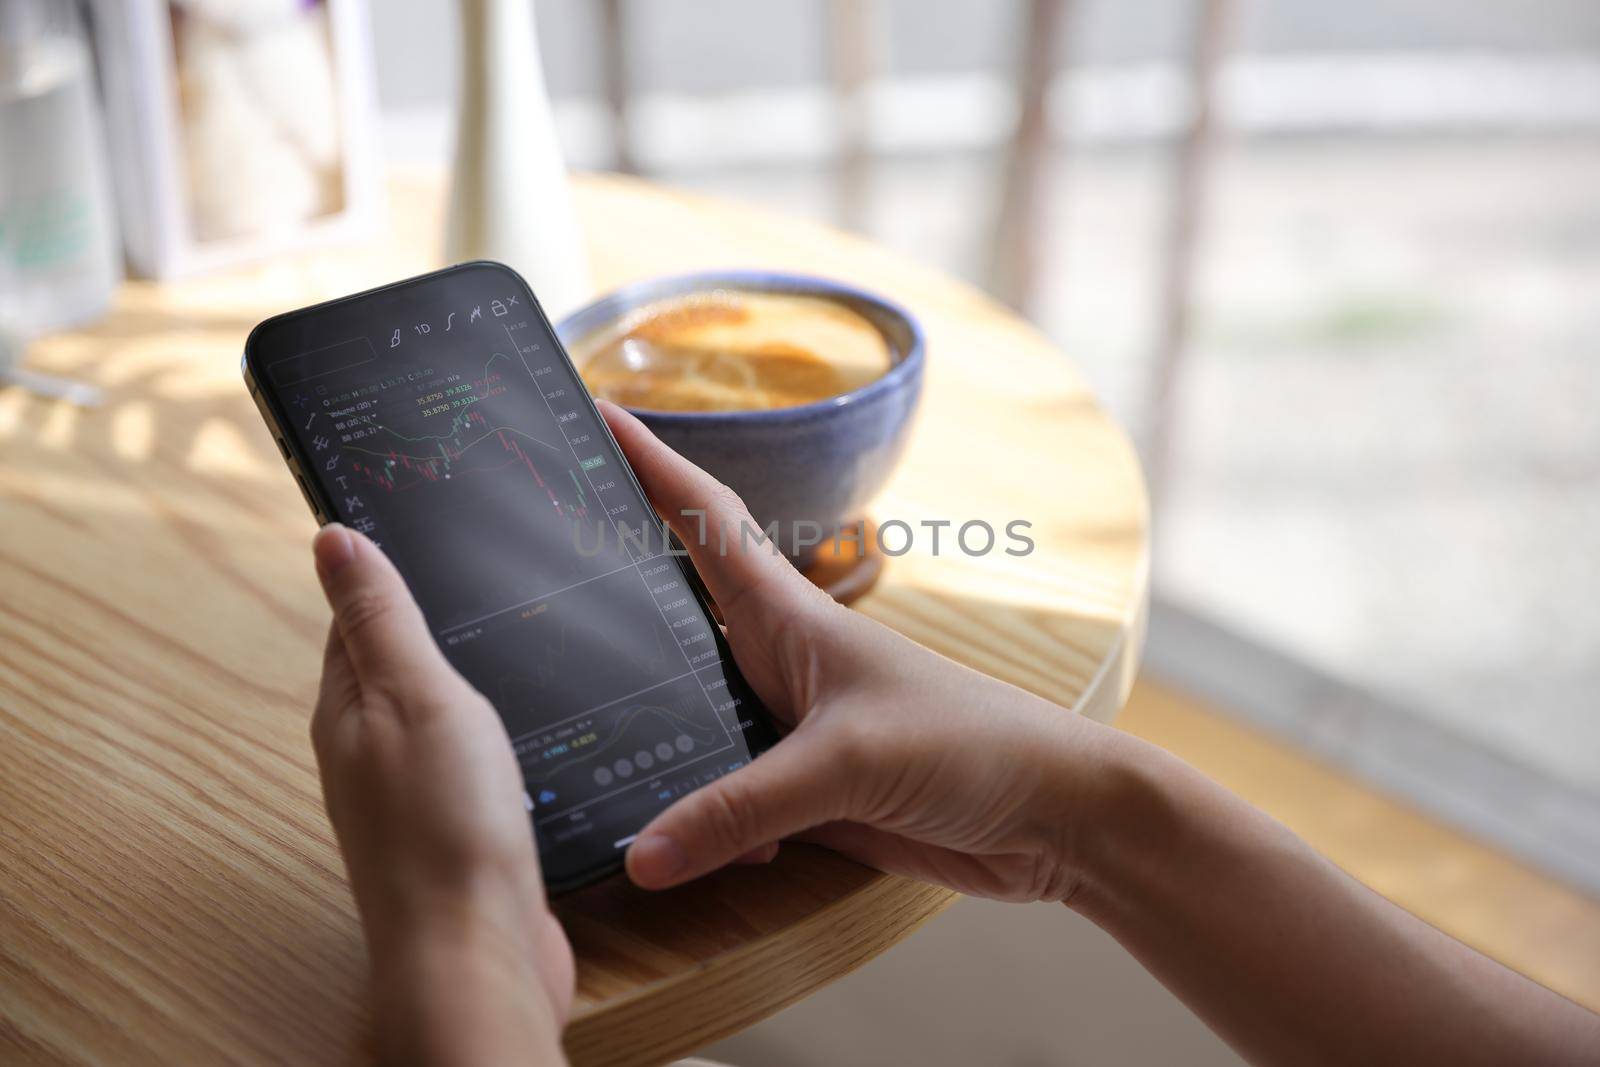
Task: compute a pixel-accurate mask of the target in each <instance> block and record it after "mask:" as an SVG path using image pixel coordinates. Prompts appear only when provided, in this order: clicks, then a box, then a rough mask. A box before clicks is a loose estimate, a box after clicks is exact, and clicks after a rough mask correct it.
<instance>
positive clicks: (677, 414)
mask: <svg viewBox="0 0 1600 1067" xmlns="http://www.w3.org/2000/svg"><path fill="white" fill-rule="evenodd" d="M717 289H724V290H734V291H743V292H759V293H781V294H786V295H793V296H807V297H813V298H817V299H822V300H829V301H834V302H837V303H840V304H843V305H844V306H846V307H848V308H850V309H851V310H852V311H855V312H856V313H857V314H859V315H861V316H863V317H864V318H866V319H867V321H869V322H871V323H872V324H873V325H874V326H876V327H877V328H878V330H879V331H880V332H881V333H882V334H883V337H884V340H885V341H887V342H888V346H889V352H890V360H891V362H890V366H889V370H888V371H887V372H886V373H885V374H884V375H883V376H882V377H879V378H876V379H874V380H873V381H871V382H868V383H867V384H866V385H864V386H862V387H861V388H859V389H855V390H852V391H851V392H848V393H842V394H840V395H839V396H835V397H830V398H829V399H827V400H822V401H818V402H816V403H813V404H802V405H800V406H798V407H791V408H773V409H768V410H752V411H648V410H640V409H635V408H630V409H629V410H631V411H633V413H634V414H635V415H637V416H638V417H639V418H640V419H641V420H643V422H644V423H645V425H647V426H649V427H650V429H651V430H653V431H655V434H656V436H657V437H659V438H661V440H663V441H665V442H666V443H667V444H668V445H670V446H671V447H672V448H674V449H676V450H677V451H678V452H680V453H681V454H683V455H684V456H687V457H688V458H689V459H690V460H692V461H693V462H694V463H696V464H698V465H699V466H700V467H702V468H703V469H705V470H707V471H709V472H710V473H711V474H712V475H714V476H715V477H717V478H718V479H720V480H721V481H723V482H725V483H726V484H727V485H729V486H731V487H732V488H733V490H734V491H735V492H737V493H738V494H739V496H740V497H742V498H743V499H744V502H745V504H746V506H748V507H749V509H750V513H751V515H752V516H753V517H754V518H755V520H756V522H757V523H758V524H759V525H760V526H761V527H762V528H763V529H771V528H772V524H774V523H776V524H777V526H776V538H777V541H778V545H779V547H781V548H782V549H783V551H784V552H785V553H786V554H787V555H788V556H789V557H790V558H791V559H794V560H795V561H796V562H800V563H803V562H805V561H806V560H807V559H808V558H809V557H810V556H811V555H812V554H813V553H814V552H815V551H816V545H817V544H818V543H832V541H833V539H834V536H835V532H836V531H837V530H838V529H839V528H840V527H841V526H843V527H845V528H846V531H847V532H846V533H845V537H846V538H848V537H850V536H851V534H850V533H849V532H848V531H849V529H850V527H851V526H852V524H854V523H855V522H856V521H858V520H860V519H862V518H863V517H864V515H865V508H866V505H867V502H868V501H869V500H871V499H872V497H873V496H874V494H876V493H877V492H878V490H880V489H882V488H883V485H884V483H885V482H886V481H888V479H889V475H890V473H891V472H893V470H894V466H895V463H896V462H898V461H899V459H900V455H901V453H902V452H903V451H904V450H905V444H906V437H907V433H908V431H909V429H910V424H911V416H912V413H913V412H914V411H915V410H916V406H917V398H918V396H919V395H920V394H921V392H922V365H923V360H924V348H925V345H924V342H923V337H922V328H921V327H920V326H918V325H917V321H916V319H914V318H912V317H911V315H910V314H909V313H907V312H906V311H905V310H904V309H902V308H900V307H899V306H897V305H895V304H892V303H890V302H889V301H887V300H885V299H883V298H882V297H879V296H874V295H873V294H871V293H868V292H864V291H862V290H860V289H856V288H853V287H851V286H848V285H842V284H840V283H838V282H832V281H828V280H826V279H823V278H813V277H808V276H806V275H803V274H778V273H772V272H768V271H717V272H712V273H706V274H685V275H674V276H670V277H665V278H652V279H649V280H647V281H642V282H637V283H635V284H633V285H627V286H624V287H622V288H621V289H618V290H616V291H615V292H612V293H609V294H607V295H606V296H603V297H601V298H600V299H598V300H596V301H595V302H594V303H592V304H590V305H588V306H587V307H584V308H582V309H580V310H578V311H575V312H573V313H572V314H571V315H568V316H567V317H566V318H565V319H563V320H562V321H561V323H560V324H559V325H558V326H557V327H556V332H557V333H558V334H559V335H560V337H561V340H562V343H563V344H566V345H568V346H569V347H570V346H571V345H572V344H573V343H574V342H576V341H578V340H579V339H581V338H583V337H587V336H588V335H589V334H591V333H593V332H594V331H596V330H599V329H602V328H603V327H605V326H608V325H610V324H611V323H613V322H615V321H616V320H618V319H620V318H622V317H623V316H625V315H627V314H628V313H629V312H631V311H633V310H634V309H636V308H639V307H642V306H644V305H646V304H653V303H655V302H657V301H659V300H663V299H667V298H671V297H677V296H684V295H687V294H690V293H704V292H711V291H713V290H717ZM807 542H810V543H809V544H808V543H807ZM845 544H846V545H847V546H848V541H846V542H845ZM846 550H847V551H848V550H849V549H848V547H847V549H846Z"/></svg>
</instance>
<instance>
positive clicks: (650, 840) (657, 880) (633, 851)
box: [628, 834, 689, 885]
mask: <svg viewBox="0 0 1600 1067" xmlns="http://www.w3.org/2000/svg"><path fill="white" fill-rule="evenodd" d="M688 865H689V857H688V856H686V855H684V852H683V849H682V847H680V846H679V844H678V843H677V842H676V841H674V840H673V839H672V838H670V837H668V836H666V835H665V834H651V835H650V836H649V837H641V838H639V839H638V840H637V841H635V842H634V843H633V844H632V845H630V846H629V847H628V871H629V872H630V873H631V874H632V875H633V879H634V881H636V882H638V883H639V884H641V885H645V884H649V885H664V884H666V883H667V882H670V881H672V879H674V878H676V877H677V876H678V875H679V874H681V873H682V872H683V870H684V868H685V867H687V866H688Z"/></svg>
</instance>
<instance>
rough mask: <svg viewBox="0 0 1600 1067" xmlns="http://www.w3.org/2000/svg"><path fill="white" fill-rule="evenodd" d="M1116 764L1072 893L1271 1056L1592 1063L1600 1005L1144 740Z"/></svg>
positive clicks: (1230, 1036) (1245, 1047)
mask: <svg viewBox="0 0 1600 1067" xmlns="http://www.w3.org/2000/svg"><path fill="white" fill-rule="evenodd" d="M1105 748H1106V755H1105V759H1106V760H1107V761H1108V764H1109V765H1108V767H1107V768H1106V773H1105V775H1104V778H1103V783H1102V784H1101V785H1100V786H1099V787H1098V798H1097V799H1096V800H1095V801H1094V802H1093V807H1094V811H1093V816H1094V824H1095V825H1096V826H1097V827H1098V829H1097V830H1095V831H1094V832H1093V833H1092V834H1091V835H1089V836H1088V837H1087V838H1085V839H1084V840H1085V843H1084V845H1083V848H1084V851H1085V855H1084V856H1082V857H1081V859H1080V862H1081V871H1082V879H1083V880H1082V884H1081V888H1080V890H1079V891H1078V893H1077V894H1075V896H1074V898H1073V899H1072V900H1071V901H1070V903H1071V904H1072V906H1073V907H1074V908H1075V909H1077V910H1078V911H1080V912H1081V913H1082V914H1084V915H1086V916H1087V917H1089V918H1090V919H1091V920H1093V921H1094V922H1095V923H1097V924H1098V925H1100V926H1101V927H1103V928H1104V929H1106V930H1107V931H1108V932H1109V933H1110V934H1111V935H1112V936H1114V937H1115V938H1117V940H1118V941H1119V942H1121V943H1122V944H1123V946H1124V947H1126V948H1127V949H1128V950H1129V951H1130V952H1131V953H1132V954H1133V955H1134V956H1135V957H1137V958H1138V959H1139V960H1140V961H1141V962H1142V963H1143V964H1144V965H1145V967H1146V968H1148V969H1149V970H1150V971H1151V973H1152V974H1154V975H1155V976H1156V977H1157V978H1159V979H1160V980H1161V981H1162V983H1163V984H1165V985H1166V986H1167V987H1168V988H1169V989H1171V990H1172V991H1173V992H1174V993H1175V994H1176V995H1177V996H1178V997H1179V998H1180V999H1182V1000H1183V1001H1184V1002H1185V1003H1186V1004H1187V1005H1189V1007H1190V1008H1191V1009H1193V1010H1194V1011H1195V1012H1196V1014H1198V1015H1199V1016H1200V1017H1201V1018H1202V1019H1204V1020H1205V1021H1206V1023H1207V1024H1208V1025H1209V1026H1211V1027H1212V1028H1213V1029H1214V1030H1215V1031H1216V1032H1217V1033H1218V1034H1219V1035H1220V1036H1222V1037H1223V1038H1224V1039H1225V1040H1226V1041H1228V1042H1229V1043H1230V1044H1232V1045H1233V1046H1234V1047H1235V1048H1236V1049H1238V1050H1239V1051H1240V1052H1241V1053H1242V1054H1244V1055H1245V1056H1247V1057H1248V1058H1250V1059H1252V1060H1254V1061H1256V1062H1261V1063H1308V1062H1309V1063H1317V1062H1323V1063H1351V1062H1362V1063H1383V1062H1406V1063H1416V1062H1453V1063H1458V1064H1469V1063H1497V1064H1498V1063H1510V1062H1525V1063H1528V1062H1539V1063H1564V1062H1578V1061H1580V1060H1584V1059H1587V1058H1591V1057H1593V1056H1594V1055H1596V1053H1597V1050H1600V1018H1597V1017H1596V1016H1594V1015H1592V1014H1590V1013H1589V1012H1587V1011H1585V1010H1583V1009H1582V1008H1579V1007H1577V1006H1576V1005H1574V1004H1572V1003H1570V1002H1569V1001H1566V1000H1564V999H1563V998H1561V997H1559V996H1557V995H1556V994H1554V993H1551V992H1550V991H1548V990H1546V989H1544V988H1542V987H1541V986H1538V985H1536V984H1535V983H1533V982H1531V981H1529V980H1527V979H1525V978H1523V977H1521V976H1520V975H1517V974H1515V973H1514V972H1512V971H1510V970H1508V969H1506V968H1504V967H1502V966H1500V965H1499V964H1497V963H1494V962H1493V961H1491V960H1489V959H1487V958H1486V957H1484V956H1482V955H1480V954H1478V953H1476V952H1474V951H1472V950H1471V949H1469V948H1467V947H1466V946H1464V945H1462V944H1460V943H1459V942H1457V941H1455V940H1453V939H1451V938H1450V937H1447V936H1446V935H1444V934H1442V933H1440V932H1439V931H1437V930H1435V929H1433V928H1432V927H1430V926H1428V925H1427V924H1425V923H1423V922H1421V921H1420V920H1418V919H1416V918H1415V917H1413V916H1411V915H1409V914H1408V913H1406V912H1405V911H1403V910H1401V909H1400V908H1398V907H1396V906H1394V905H1393V904H1391V903H1389V902H1388V901H1386V900H1384V899H1383V898H1382V897H1380V896H1378V895H1377V894H1375V893H1373V892H1371V891H1369V890H1367V889H1366V888H1365V887H1363V886H1361V885H1359V884H1358V883H1356V882H1355V881H1354V880H1353V879H1351V878H1350V877H1348V876H1347V875H1345V874H1344V873H1343V872H1341V871H1340V870H1338V869H1337V868H1336V867H1334V866H1333V865H1332V864H1331V863H1329V862H1328V861H1327V860H1325V859H1323V858H1322V857H1320V856H1318V855H1317V854H1316V853H1315V852H1314V851H1312V850H1311V849H1310V848H1309V847H1308V846H1306V845H1305V844H1304V842H1302V841H1301V840H1300V839H1299V838H1297V837H1296V836H1295V835H1293V834H1292V833H1290V832H1289V831H1288V830H1287V829H1286V828H1284V827H1283V826H1281V825H1280V824H1278V823H1277V822H1275V821H1273V820H1272V819H1270V818H1268V817H1267V816H1265V815H1263V814H1262V813H1261V812H1259V811H1257V810H1256V809H1254V808H1252V807H1251V806H1250V805H1248V804H1246V803H1244V802H1243V801H1241V800H1239V799H1238V798H1236V797H1234V796H1233V795H1232V794H1230V793H1228V792H1227V791H1226V790H1224V789H1222V788H1221V787H1220V786H1217V785H1215V784H1214V783H1212V782H1211V781H1209V780H1208V779H1206V778H1205V777H1204V776H1202V775H1200V774H1199V773H1198V772H1196V771H1194V770H1193V769H1192V768H1190V767H1188V766H1187V765H1185V764H1183V763H1182V762H1181V761H1179V760H1177V759H1175V758H1173V757H1171V756H1169V755H1167V754H1166V753H1163V752H1161V751H1160V750H1159V749H1156V748H1154V747H1153V746H1150V745H1146V744H1144V743H1143V742H1140V741H1138V740H1136V739H1133V738H1127V737H1125V736H1124V737H1121V738H1120V739H1119V740H1118V741H1117V742H1116V743H1113V744H1109V745H1107V746H1105Z"/></svg>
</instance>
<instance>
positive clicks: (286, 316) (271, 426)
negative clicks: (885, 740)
mask: <svg viewBox="0 0 1600 1067" xmlns="http://www.w3.org/2000/svg"><path fill="white" fill-rule="evenodd" d="M482 268H488V269H491V270H497V271H500V272H501V273H503V274H504V275H505V276H506V277H507V278H509V279H510V280H511V281H513V282H515V283H516V285H517V286H518V287H519V288H520V289H521V290H522V294H523V295H524V296H526V297H527V301H528V307H529V308H531V309H532V310H533V311H534V313H535V314H537V315H538V316H539V321H540V322H541V323H542V324H543V326H544V328H545V330H546V331H547V332H548V333H549V335H550V337H551V339H552V340H553V341H554V342H555V350H556V353H557V354H558V355H559V356H560V357H561V360H562V362H563V363H564V364H566V368H567V371H568V372H569V373H570V374H571V375H572V380H573V381H575V382H577V383H578V389H579V392H580V393H581V394H582V396H583V403H584V404H586V405H587V406H588V409H589V414H590V415H592V416H593V418H594V421H595V423H596V424H597V425H598V426H599V427H600V428H601V429H602V430H604V431H605V435H606V438H607V439H608V440H609V441H610V442H611V447H612V448H613V449H615V450H616V454H617V457H618V458H619V459H620V460H621V461H622V467H623V470H624V471H625V472H626V473H627V477H628V480H629V482H630V483H632V485H633V488H634V489H635V491H637V492H638V494H639V497H640V499H642V500H644V501H645V502H646V503H647V504H649V505H650V507H651V509H652V511H654V508H655V504H654V502H653V501H652V500H651V499H650V497H649V494H647V493H646V492H645V491H644V486H643V485H641V484H640V483H639V478H638V476H637V475H636V474H635V473H634V470H633V464H631V463H629V462H628V457H627V456H626V455H625V454H624V453H623V451H622V446H621V445H619V444H618V443H617V439H616V437H615V435H613V434H612V432H611V427H610V426H609V425H607V423H606V420H605V419H604V418H603V417H602V416H601V414H600V410H599V408H598V407H596V406H595V402H594V397H593V396H592V395H591V394H590V392H589V388H588V386H587V385H585V384H584V381H583V377H582V375H580V374H579V373H578V369H577V367H576V366H575V365H574V364H573V362H572V357H571V356H569V355H568V354H567V349H566V346H565V345H564V344H562V343H561V338H560V337H559V336H558V335H557V333H556V330H555V327H554V325H552V324H551V322H550V318H549V316H548V315H546V314H545V311H544V307H543V305H541V304H540V303H539V298H538V297H537V296H536V295H534V292H533V289H532V287H531V286H529V285H528V283H527V282H526V281H525V280H523V277H522V275H520V274H518V273H517V272H516V271H515V270H513V269H512V268H511V267H508V266H506V265H505V264H504V263H499V262H496V261H494V260H488V259H478V260H470V261H468V262H465V263H457V264H454V265H452V266H449V267H444V268H441V269H439V270H434V271H428V272H427V273H425V274H418V275H414V276H412V277H409V278H402V279H400V280H399V281H394V282H389V283H388V284H386V285H379V286H375V287H373V288H371V289H364V290H362V291H361V292H358V293H352V294H350V295H349V296H341V297H337V298H335V299H333V300H324V301H322V302H321V303H317V304H309V305H307V306H305V307H302V308H295V309H294V310H292V311H285V312H282V313H280V314H277V315H273V316H271V317H270V318H266V319H263V320H262V321H261V322H259V323H257V324H256V325H255V327H254V328H253V329H251V331H250V335H249V336H248V337H247V338H246V339H245V343H244V354H243V356H242V357H241V358H240V361H239V363H240V368H241V371H242V373H243V375H244V381H245V386H246V388H248V389H249V391H250V396H251V398H252V399H253V400H254V401H255V404H256V407H257V409H258V410H259V411H260V412H261V416H262V420H263V421H264V422H265V423H266V424H267V429H268V430H269V431H270V432H271V434H272V437H273V440H274V441H275V442H276V444H277V446H278V452H279V453H280V454H281V455H282V456H283V459H284V462H285V463H286V464H287V465H288V467H289V473H290V474H291V475H293V477H294V479H295V481H296V482H298V483H299V485H300V491H301V494H302V495H303V496H304V497H305V500H306V504H307V505H308V506H309V507H310V508H311V513H312V515H313V516H315V518H316V520H317V523H318V525H324V526H325V525H327V524H328V523H330V522H333V521H335V520H336V519H338V517H339V516H338V512H337V510H336V508H335V506H334V503H333V497H332V494H330V493H329V492H328V491H327V489H326V487H325V486H323V484H322V483H321V482H320V481H319V480H318V479H317V478H316V476H315V475H314V474H313V475H312V476H311V477H309V478H308V477H307V475H306V471H308V470H314V469H315V468H314V465H313V464H311V463H310V462H309V458H308V457H307V456H306V455H304V453H303V450H302V449H301V447H300V445H299V443H298V442H297V441H296V439H295V437H294V435H293V434H290V433H287V432H285V425H286V420H287V416H288V412H287V411H286V410H285V409H284V408H283V406H282V405H281V404H280V403H279V401H278V397H276V396H274V395H273V394H272V393H271V392H270V391H269V390H267V389H264V388H262V387H261V385H260V383H259V381H258V375H257V370H258V367H259V365H260V363H261V361H260V359H259V355H258V350H257V347H256V340H257V337H258V336H259V335H260V334H261V332H262V331H263V330H265V329H267V328H269V327H271V326H273V325H275V324H278V323H283V322H289V321H292V320H294V319H298V318H304V317H307V316H310V315H314V314H317V313H318V312H322V311H325V310H328V309H330V308H333V307H338V306H341V305H346V304H353V303H357V302H359V301H362V300H366V299H369V298H371V297H374V296H378V295H380V294H383V293H388V292H392V291H394V290H396V289H403V288H407V287H409V286H415V285H422V284H427V283H429V282H433V281H436V280H438V279H441V278H445V277H448V276H449V275H452V274H456V273H459V272H462V271H467V270H475V269H482ZM655 521H656V524H657V527H658V530H657V532H658V533H659V534H661V536H662V537H663V538H666V539H667V540H666V541H664V542H663V543H665V544H668V545H669V546H670V545H678V544H679V542H678V541H677V539H676V537H675V536H674V535H673V534H672V531H671V529H670V527H668V526H667V523H666V521H665V520H664V519H662V518H661V516H660V514H659V513H656V514H655ZM669 558H671V559H672V560H673V561H674V562H675V563H676V565H677V567H678V570H679V572H680V573H681V574H682V575H683V577H684V580H685V581H687V582H688V584H689V588H690V589H691V590H692V591H693V593H694V597H695V599H696V601H698V602H699V604H700V608H701V610H702V611H704V612H705V613H706V616H707V618H709V619H710V620H711V624H712V625H711V634H712V640H713V641H715V642H716V646H717V652H718V654H719V655H720V656H721V657H722V660H723V662H724V663H725V664H727V665H729V667H730V668H731V669H732V670H733V671H735V672H737V673H739V674H740V679H741V681H743V674H742V672H739V667H738V664H737V663H736V662H735V661H734V659H733V652H732V649H730V648H729V646H728V641H727V638H726V637H725V636H724V635H723V633H722V627H721V626H720V625H719V620H720V617H719V616H718V614H717V612H716V607H715V602H714V601H713V600H712V599H711V595H710V593H709V591H708V590H707V589H706V585H705V582H704V580H702V579H701V577H700V573H699V572H698V571H697V570H696V569H695V567H694V564H693V562H692V561H691V560H690V559H689V557H688V555H687V554H685V553H683V552H682V551H681V550H674V551H671V552H669ZM744 689H745V691H746V692H747V693H749V695H750V697H751V699H752V700H754V701H755V703H756V706H755V707H754V708H752V709H750V713H751V714H753V715H755V716H757V717H758V718H759V719H760V720H761V722H762V725H763V726H764V728H765V729H764V733H765V734H766V735H767V736H768V737H769V738H770V739H771V741H770V743H766V744H763V745H762V746H761V747H760V748H756V747H755V746H754V745H752V750H751V753H750V758H751V759H755V758H756V757H757V756H759V755H761V753H762V752H765V751H766V750H767V748H770V747H771V744H772V743H776V741H777V739H778V737H779V734H778V729H777V725H776V722H775V720H774V719H773V717H772V714H771V712H770V711H768V710H767V707H766V705H765V704H764V703H762V701H761V698H760V697H759V696H758V695H757V694H756V693H755V691H754V690H753V689H752V688H751V687H750V685H749V683H748V682H747V681H746V682H744ZM745 736H746V737H747V738H748V737H750V732H749V731H747V732H746V733H745ZM532 822H533V820H532V815H531V814H530V816H529V827H530V829H531V828H532ZM625 856H626V851H625V850H624V851H619V852H617V853H616V854H615V855H614V856H613V857H612V858H610V859H608V860H606V861H604V862H603V863H601V864H598V865H596V866H595V867H594V868H593V869H589V870H584V871H581V872H578V873H576V874H574V875H572V876H569V877H566V878H560V879H554V880H552V879H551V877H550V872H549V871H545V872H544V875H545V889H546V891H547V892H548V893H549V894H550V895H551V896H557V895H560V894H564V893H570V892H572V891H573V890H576V889H581V888H583V887H584V886H587V885H592V884H593V883H595V882H598V881H601V880H603V879H605V878H609V877H611V876H612V875H614V874H616V873H618V872H619V871H621V870H622V866H623V859H624V857H625ZM542 861H543V857H542V856H541V864H542Z"/></svg>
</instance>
